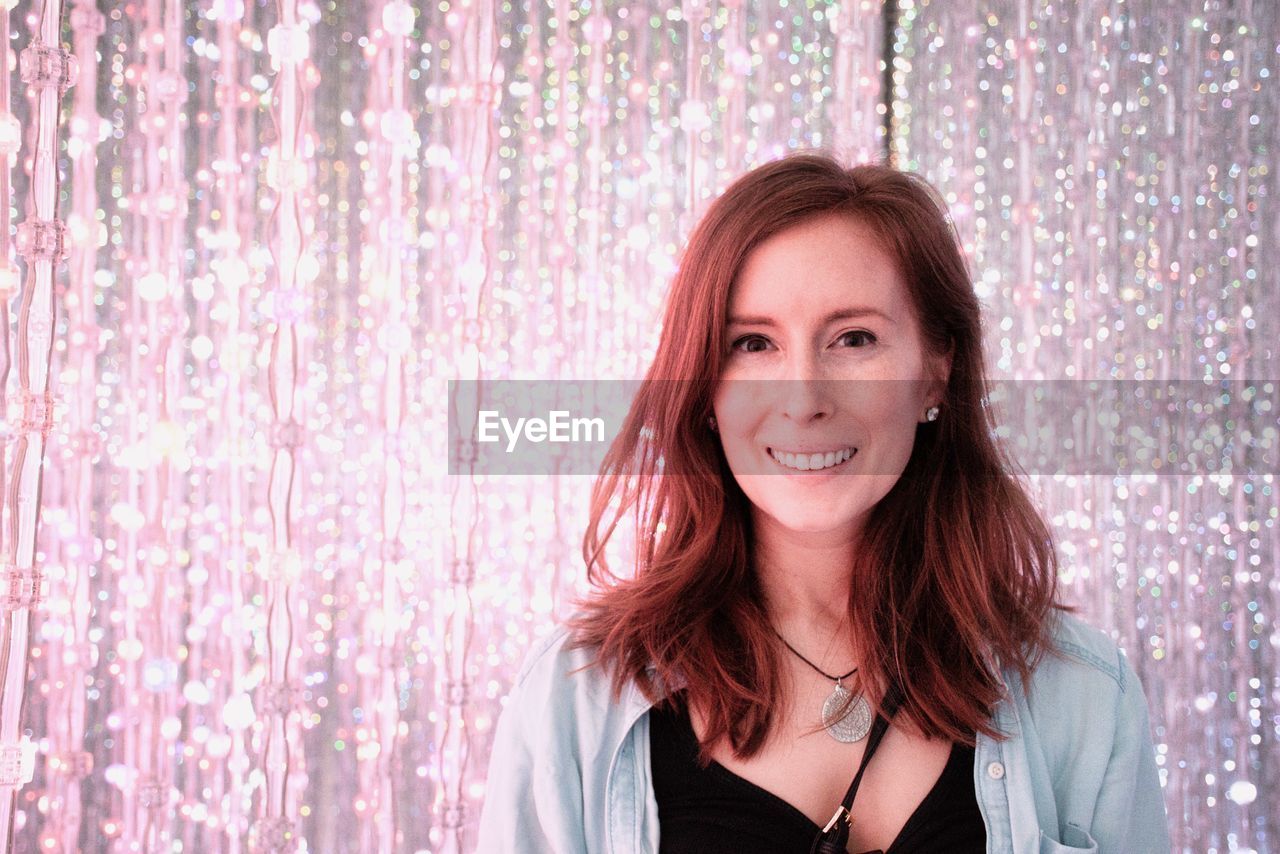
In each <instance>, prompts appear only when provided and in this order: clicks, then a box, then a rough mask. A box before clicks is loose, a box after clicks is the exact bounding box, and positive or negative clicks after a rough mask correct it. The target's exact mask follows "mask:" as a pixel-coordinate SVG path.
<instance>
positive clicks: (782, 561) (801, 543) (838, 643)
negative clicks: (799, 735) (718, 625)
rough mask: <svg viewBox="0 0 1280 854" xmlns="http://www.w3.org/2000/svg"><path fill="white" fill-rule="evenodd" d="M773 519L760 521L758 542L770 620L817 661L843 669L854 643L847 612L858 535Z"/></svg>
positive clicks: (757, 556)
mask: <svg viewBox="0 0 1280 854" xmlns="http://www.w3.org/2000/svg"><path fill="white" fill-rule="evenodd" d="M771 521H772V520H758V522H757V524H756V526H755V542H754V553H755V571H756V575H757V578H758V579H759V583H760V588H761V591H762V593H763V595H764V605H765V610H766V611H767V613H768V615H769V619H770V621H771V622H772V623H773V626H774V629H776V630H777V632H778V633H779V634H781V635H782V637H783V638H785V639H786V640H787V642H788V643H790V644H791V645H792V646H793V647H795V648H796V649H797V650H799V651H800V652H802V653H803V654H804V655H805V656H806V657H807V658H809V659H810V660H811V661H813V662H814V663H815V664H818V665H819V666H822V665H823V664H824V662H825V663H826V664H829V665H831V666H832V667H836V668H841V672H844V670H847V669H848V667H849V666H850V665H848V664H847V662H849V661H850V658H849V655H850V651H851V649H852V642H853V633H852V631H851V630H850V626H849V620H848V612H849V586H850V578H851V575H850V573H851V567H852V565H853V555H854V553H855V549H856V548H857V542H856V541H857V538H856V536H855V535H854V534H852V533H851V532H847V531H842V532H839V533H838V534H837V533H832V534H814V533H808V532H797V531H790V530H787V529H784V528H780V527H779V526H777V525H776V524H771ZM818 657H821V658H822V659H823V660H819V658H818ZM828 672H832V671H830V670H828Z"/></svg>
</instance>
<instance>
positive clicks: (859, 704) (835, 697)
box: [822, 685, 871, 744]
mask: <svg viewBox="0 0 1280 854" xmlns="http://www.w3.org/2000/svg"><path fill="white" fill-rule="evenodd" d="M848 696H849V692H848V691H847V690H845V687H844V686H843V685H837V686H836V689H835V690H834V691H832V692H831V696H829V697H827V701H826V702H825V703H823V704H822V724H823V726H825V727H826V728H827V732H829V733H831V737H832V738H834V739H835V740H836V741H839V742H843V743H844V744H852V743H853V742H855V741H861V740H862V739H864V738H866V737H867V733H868V732H870V731H871V705H870V704H869V703H868V702H867V699H866V698H865V697H861V696H860V697H858V699H857V700H855V701H854V703H853V705H852V706H850V707H849V711H848V712H846V713H845V716H844V717H843V718H841V719H840V720H836V715H837V714H839V713H840V706H842V705H843V704H844V701H845V698H846V697H848Z"/></svg>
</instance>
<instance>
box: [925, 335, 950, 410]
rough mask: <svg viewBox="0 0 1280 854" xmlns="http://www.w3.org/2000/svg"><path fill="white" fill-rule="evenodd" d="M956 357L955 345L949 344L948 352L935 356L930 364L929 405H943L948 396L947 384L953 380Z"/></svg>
mask: <svg viewBox="0 0 1280 854" xmlns="http://www.w3.org/2000/svg"><path fill="white" fill-rule="evenodd" d="M954 355H955V346H954V344H949V345H948V347H947V352H946V353H942V354H940V355H935V356H934V357H933V359H932V361H931V362H930V372H929V373H930V377H931V379H932V382H931V383H930V385H929V394H928V399H929V405H930V406H933V405H936V404H941V403H942V400H943V398H945V397H946V396H947V382H948V381H949V380H950V379H951V361H952V357H953V356H954Z"/></svg>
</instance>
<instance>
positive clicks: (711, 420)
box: [707, 415, 720, 433]
mask: <svg viewBox="0 0 1280 854" xmlns="http://www.w3.org/2000/svg"><path fill="white" fill-rule="evenodd" d="M707 426H708V427H710V428H711V432H712V433H719V432H720V428H719V427H717V426H716V417H715V416H714V415H712V416H709V417H708V418H707Z"/></svg>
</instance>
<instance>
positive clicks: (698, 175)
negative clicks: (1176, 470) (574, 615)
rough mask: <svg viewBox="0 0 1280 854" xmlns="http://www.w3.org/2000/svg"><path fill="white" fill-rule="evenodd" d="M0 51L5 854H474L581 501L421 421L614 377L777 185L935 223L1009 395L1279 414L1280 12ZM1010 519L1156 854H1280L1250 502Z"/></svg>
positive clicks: (538, 24) (1095, 8)
mask: <svg viewBox="0 0 1280 854" xmlns="http://www.w3.org/2000/svg"><path fill="white" fill-rule="evenodd" d="M886 33H888V34H889V43H888V44H886V43H885V34H886ZM0 44H3V45H5V46H6V49H7V56H8V65H7V67H8V68H9V71H10V73H9V75H7V76H6V77H5V78H4V82H3V83H2V84H0V153H3V154H6V155H8V159H7V161H5V162H6V163H7V167H6V168H4V169H0V190H2V191H3V194H4V195H5V196H6V197H7V198H8V199H10V204H9V205H0V210H2V211H3V213H2V214H0V215H2V216H3V222H0V241H3V247H2V248H3V251H2V252H0V292H3V293H4V294H5V295H6V297H7V299H5V300H3V301H0V311H3V312H4V321H5V322H4V323H3V324H2V325H0V328H2V329H3V334H4V336H5V338H4V344H5V347H4V350H3V353H4V355H3V356H2V357H0V368H2V371H0V375H2V376H3V377H4V378H5V381H6V383H7V385H6V387H5V388H6V402H7V407H8V408H7V418H6V420H5V421H4V422H3V426H4V430H3V436H4V439H5V443H6V444H5V449H6V456H5V465H4V467H3V474H2V476H3V480H2V481H0V487H3V494H4V508H3V509H4V525H3V527H2V528H0V533H2V535H3V540H0V544H2V546H3V547H2V548H0V557H2V558H3V561H4V565H3V567H0V582H2V588H0V600H2V602H3V605H4V608H3V610H2V611H0V619H2V620H3V622H2V623H0V632H2V633H3V634H2V635H0V637H3V639H4V642H5V643H4V647H3V649H4V657H3V658H2V659H0V680H2V681H0V691H2V693H0V795H3V794H4V793H9V795H10V796H9V797H0V822H5V823H6V826H8V827H12V829H13V830H12V832H13V837H12V848H13V850H20V851H45V852H71V851H77V850H83V851H94V852H108V851H110V852H122V851H149V852H150V851H187V852H194V851H200V852H203V851H229V852H237V851H242V850H252V851H271V852H277V851H294V850H314V851H323V852H339V851H341V852H345V851H361V852H365V851H397V852H399V851H404V852H455V851H470V850H472V849H473V847H474V822H475V819H476V816H477V815H478V807H479V804H480V802H481V800H482V797H483V791H484V773H485V767H486V765H487V761H488V745H489V738H490V732H491V730H492V727H493V723H494V720H495V718H496V715H497V713H498V711H499V709H500V707H501V706H500V703H501V698H502V696H503V695H504V694H505V692H506V689H507V686H508V685H509V684H510V679H511V677H512V675H513V668H514V667H515V665H516V663H517V662H518V661H519V659H520V657H521V655H522V653H523V651H524V650H525V648H526V647H527V646H528V645H529V643H530V642H531V641H532V639H533V638H534V637H535V636H536V635H537V634H539V633H541V632H543V631H545V630H546V629H547V628H548V627H549V626H550V625H551V623H552V622H553V620H554V619H556V618H557V617H558V616H561V615H562V614H563V610H564V606H565V605H566V603H567V602H568V601H569V599H570V598H571V596H572V595H573V594H574V593H575V592H578V591H580V590H581V589H582V585H583V583H584V582H583V573H582V571H581V566H580V559H579V556H578V546H579V543H580V537H581V534H582V528H583V526H584V525H585V522H586V498H587V494H588V490H589V487H590V478H587V477H581V476H567V475H565V476H556V477H553V476H539V477H485V476H484V475H482V474H471V475H466V476H449V475H447V474H446V467H447V460H448V455H449V453H450V450H451V449H450V448H448V447H447V442H446V440H445V423H446V413H447V411H448V408H449V404H450V401H449V399H448V392H447V390H446V388H447V387H446V382H447V381H448V380H451V379H455V380H456V379H462V380H468V379H470V380H474V379H480V378H485V379H547V380H550V379H630V378H636V377H639V376H641V375H642V374H643V371H644V368H645V367H646V366H647V364H648V361H649V359H650V357H651V355H652V348H653V347H654V345H655V344H656V341H657V335H658V331H659V329H658V309H659V306H660V304H661V300H662V297H663V293H664V289H665V287H666V284H667V282H668V281H669V279H670V276H671V274H672V272H673V266H672V265H673V263H674V262H673V259H674V258H675V256H676V252H677V250H678V248H679V247H680V245H681V243H682V241H683V240H684V239H685V237H687V235H688V232H689V230H690V228H691V227H692V225H693V223H694V222H696V220H697V218H698V216H699V215H700V214H701V212H702V211H703V210H704V209H705V206H706V204H707V203H708V202H709V200H710V199H711V198H713V197H714V195H715V194H716V193H717V192H718V191H719V190H720V189H722V188H723V187H724V185H725V184H727V183H728V182H729V181H731V180H732V179H733V178H735V177H736V176H737V175H739V174H741V173H742V172H743V171H745V170H746V169H748V168H750V167H751V166H753V165H756V164H758V163H760V162H762V161H764V160H768V159H772V158H774V157H777V156H780V155H782V154H784V153H785V152H787V151H788V150H791V149H793V148H798V147H809V146H824V147H826V148H828V149H830V150H833V151H835V152H836V153H837V154H839V155H840V156H841V157H843V158H845V159H847V160H849V161H853V160H859V159H873V158H878V157H880V156H882V154H883V153H884V152H885V151H886V150H888V151H890V152H891V154H892V156H893V158H894V160H895V162H896V163H897V164H898V165H900V166H904V167H906V168H910V169H914V170H917V171H920V172H921V173H923V174H924V175H926V176H927V177H928V178H930V179H931V180H932V181H934V182H935V183H936V184H937V185H938V186H939V187H940V188H941V189H942V190H943V192H944V194H945V195H946V196H947V199H948V202H949V203H950V205H951V206H952V213H953V216H954V219H955V222H956V225H957V227H958V229H959V231H960V234H961V235H962V237H963V239H964V240H965V242H966V248H967V250H968V251H969V253H970V258H971V260H972V263H973V268H974V270H975V276H976V279H977V287H978V289H979V293H980V295H981V297H982V299H983V302H984V304H985V305H986V307H987V310H988V315H987V320H988V323H989V329H990V339H989V342H988V345H989V348H990V353H991V356H992V359H993V368H994V371H993V373H994V375H995V377H996V378H998V379H1014V380H1043V379H1082V380H1083V379H1122V380H1153V381H1166V380H1171V379H1173V380H1178V379H1182V380H1191V379H1223V378H1227V377H1230V378H1232V379H1238V380H1248V381H1253V382H1257V383H1258V384H1259V388H1261V389H1262V390H1263V391H1265V392H1267V393H1273V392H1274V389H1273V387H1272V386H1273V385H1274V383H1275V382H1277V381H1280V379H1278V378H1277V376H1276V369H1275V367H1274V360H1275V358H1276V355H1277V354H1276V351H1275V347H1276V342H1277V340H1280V320H1278V319H1280V281H1278V280H1277V278H1276V276H1277V274H1276V270H1278V269H1280V256H1278V255H1277V252H1278V251H1280V250H1278V249H1277V247H1280V216H1277V211H1276V201H1275V200H1276V199H1277V197H1278V196H1280V192H1278V188H1277V184H1276V177H1275V174H1274V172H1275V167H1274V164H1275V156H1276V155H1275V152H1276V151H1278V150H1280V109H1277V107H1278V106H1280V92H1278V90H1277V87H1276V83H1275V78H1276V77H1277V75H1278V74H1280V67H1278V66H1280V10H1278V9H1277V7H1276V5H1275V4H1273V3H1265V2H1253V3H1250V2H1239V3H1234V4H1225V3H1221V2H1217V0H1203V2H1197V1H1196V0H1177V2H1173V3H1157V2H1154V0H1143V2H1122V1H1121V0H1081V2H1077V3H1069V4H1059V3H1049V2H1041V0H994V2H985V3H978V2H976V0H955V2H945V3H944V2H941V0H934V2H923V0H914V1H913V0H900V2H898V3H896V4H892V5H888V6H886V5H884V4H882V3H881V2H878V0H844V2H812V0H806V2H799V0H787V2H784V0H771V2H769V3H759V4H756V3H742V2H733V1H731V2H726V3H723V4H712V3H708V2H704V0H686V2H684V3H683V4H670V3H667V4H663V3H622V2H617V3H610V4H607V5H596V4H592V3H590V2H589V1H588V0H582V2H569V0H548V2H542V3H536V4H532V3H524V4H521V5H518V6H516V5H511V4H507V3H503V4H498V3H495V2H494V0H457V2H454V0H433V2H431V3H429V4H421V5H419V4H412V5H411V4H410V3H408V2H406V0H368V2H359V1H357V2H346V0H326V2H322V3H319V4H317V3H316V2H312V0H301V1H300V0H278V2H265V0H264V2H253V0H249V2H242V0H206V1H205V2H183V0H135V2H126V3H99V4H96V5H95V3H94V2H92V0H74V2H70V3H62V2H59V0H47V2H32V3H28V4H22V5H21V6H20V7H16V8H14V9H13V10H12V11H10V10H9V4H0ZM60 48H61V49H63V50H59V49H60ZM886 56H891V57H892V59H891V62H890V64H889V67H888V68H887V69H886V67H885V65H884V63H883V60H884V57H886ZM886 71H887V72H888V74H887V75H886ZM886 81H888V83H889V85H891V87H892V89H891V91H888V92H887V91H885V88H884V87H885V84H886ZM68 87H69V88H68ZM886 126H887V127H886ZM11 303H13V305H12V306H11V305H10V304H11ZM11 312H12V313H11ZM42 461H43V466H42V465H41V463H42ZM1030 485H1031V487H1032V488H1033V489H1034V490H1035V492H1036V495H1037V498H1038V500H1039V501H1040V502H1041V504H1042V506H1043V508H1044V510H1045V513H1046V515H1047V516H1048V517H1049V518H1050V520H1051V521H1052V522H1053V524H1054V526H1055V529H1056V531H1057V533H1058V535H1059V537H1060V538H1061V552H1062V558H1063V567H1064V577H1063V582H1064V585H1065V587H1066V589H1067V591H1068V596H1069V598H1070V599H1071V600H1072V601H1075V602H1077V603H1078V604H1080V605H1081V606H1082V607H1083V610H1084V613H1085V616H1086V617H1087V618H1089V619H1090V620H1092V621H1093V622H1094V623H1096V624H1097V625H1099V626H1102V627H1104V628H1107V629H1110V630H1112V631H1113V632H1114V633H1115V635H1116V637H1117V638H1118V639H1119V640H1120V641H1121V643H1122V645H1123V646H1124V648H1125V649H1126V651H1127V652H1128V654H1129V655H1130V657H1131V659H1132V660H1133V661H1134V663H1135V666H1136V667H1137V669H1138V672H1139V674H1140V675H1141V677H1142V679H1143V683H1144V686H1145V688H1146V691H1147V696H1148V698H1149V700H1150V703H1151V708H1152V716H1153V726H1154V727H1155V738H1156V743H1157V751H1158V761H1159V763H1160V768H1161V775H1162V779H1163V782H1164V784H1165V796H1166V802H1167V804H1168V807H1169V811H1170V819H1171V825H1172V831H1173V836H1174V840H1175V848H1176V850H1178V851H1194V852H1203V851H1209V852H1225V851H1234V850H1239V851H1248V850H1252V851H1254V852H1259V854H1261V852H1276V851H1280V843H1277V841H1276V840H1277V838H1278V837H1277V834H1278V833H1280V824H1278V818H1277V816H1278V815H1280V750H1278V749H1277V745H1278V743H1280V712H1278V705H1280V677H1278V676H1277V671H1278V668H1277V651H1278V648H1280V633H1278V630H1277V627H1276V623H1275V617H1274V615H1275V610H1276V607H1277V604H1280V603H1278V601H1277V600H1278V599H1280V582H1278V581H1277V576H1276V571H1275V566H1276V559H1277V543H1278V541H1280V532H1278V531H1277V524H1278V516H1280V512H1278V502H1277V498H1276V484H1275V478H1274V476H1273V475H1272V474H1260V475H1256V476H1234V477H1233V476H1230V475H1211V474H1206V475H1204V476H1156V475H1155V474H1152V475H1148V476H1141V475H1125V476H1100V475H1091V476H1043V477H1036V478H1032V479H1031V481H1030ZM631 546H632V544H629V543H626V542H619V543H617V544H616V548H619V549H622V550H624V551H625V550H626V549H627V548H630V547H631Z"/></svg>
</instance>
